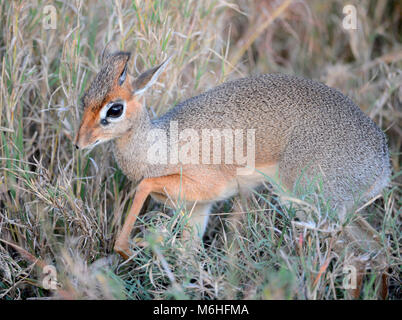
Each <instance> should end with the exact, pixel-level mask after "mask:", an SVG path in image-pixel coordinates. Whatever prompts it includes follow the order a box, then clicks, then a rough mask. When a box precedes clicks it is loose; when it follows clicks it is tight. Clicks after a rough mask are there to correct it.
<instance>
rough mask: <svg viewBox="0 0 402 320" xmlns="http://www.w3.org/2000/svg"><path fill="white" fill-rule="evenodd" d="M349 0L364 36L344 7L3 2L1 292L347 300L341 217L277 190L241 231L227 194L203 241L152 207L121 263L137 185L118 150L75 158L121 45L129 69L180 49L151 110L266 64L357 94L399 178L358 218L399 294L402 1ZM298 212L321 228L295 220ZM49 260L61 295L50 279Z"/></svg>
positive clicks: (208, 1) (260, 199)
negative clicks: (80, 131) (107, 65)
mask: <svg viewBox="0 0 402 320" xmlns="http://www.w3.org/2000/svg"><path fill="white" fill-rule="evenodd" d="M347 3H353V4H354V5H355V6H356V9H357V17H358V20H357V22H358V29H357V30H350V31H347V30H344V29H343V28H342V19H343V17H344V15H343V13H342V8H343V6H344V5H345V4H346V2H343V1H297V2H294V3H292V2H291V1H281V2H279V1H269V0H266V1H262V0H261V1H240V0H234V1H219V0H205V1H195V0H194V1H191V0H183V1H176V0H173V1H158V0H150V1H139V0H133V1H117V0H116V1H114V2H112V1H110V2H109V1H105V3H101V2H100V1H94V0H93V1H79V0H76V1H65V2H64V1H63V2H61V1H10V0H6V1H2V2H1V4H0V17H1V25H2V29H1V31H0V172H1V175H0V298H2V299H26V298H45V297H49V296H56V297H63V298H75V299H76V298H134V299H164V298H189V299H196V298H201V299H212V298H218V299H225V298H226V299H227V298H229V299H342V298H345V297H347V294H346V291H345V290H344V289H343V288H342V283H343V279H344V276H345V273H343V266H344V263H345V261H347V259H348V255H347V253H345V251H340V252H339V251H336V250H334V247H333V246H332V244H333V243H334V241H335V240H336V239H337V237H338V236H337V232H336V231H337V230H339V228H340V227H341V223H340V221H339V219H338V218H337V216H334V215H332V214H330V213H328V212H326V211H325V207H324V206H322V205H320V201H319V199H316V198H314V197H310V199H308V197H307V198H305V199H303V200H304V201H297V200H296V199H292V200H291V201H290V202H287V203H283V204H279V203H278V202H277V200H276V196H275V192H269V190H271V191H274V190H273V189H272V187H271V186H268V191H267V190H266V189H265V190H262V191H260V192H256V193H255V195H254V198H253V199H252V201H250V202H249V204H248V206H247V210H246V211H247V212H246V213H244V214H239V213H237V214H235V216H236V217H240V216H241V217H242V219H243V223H242V224H236V223H235V221H234V220H233V219H232V220H230V219H228V215H227V214H226V213H228V212H230V211H231V207H232V202H231V201H227V202H224V203H219V204H218V205H216V206H215V208H214V216H213V218H212V219H211V221H210V223H209V227H208V231H207V234H206V237H205V239H204V240H205V245H204V246H201V245H194V244H191V243H183V241H181V239H180V232H181V230H182V228H183V227H182V225H183V222H184V220H185V217H183V215H182V214H181V210H180V209H177V210H175V212H173V214H169V212H168V211H164V210H163V207H162V206H161V205H158V204H155V203H153V202H152V201H150V202H148V203H147V205H146V208H145V212H144V214H143V215H141V217H140V219H139V220H138V221H137V224H136V237H135V240H134V246H136V248H135V251H136V255H135V256H134V257H133V258H132V259H131V261H128V262H122V260H120V259H119V258H118V257H117V256H116V255H114V254H113V250H112V248H113V243H114V240H115V237H116V233H117V230H118V228H119V227H120V226H121V219H120V217H121V216H122V215H124V213H125V212H126V211H127V210H128V208H129V206H130V205H131V201H132V197H133V193H134V191H133V190H134V187H135V186H134V185H133V183H131V182H129V181H128V180H127V178H125V177H124V175H123V174H122V172H121V171H120V170H119V168H118V167H117V165H116V163H115V162H114V159H113V157H111V155H110V146H109V145H102V146H99V147H97V148H96V149H94V150H93V151H91V152H89V153H88V152H87V153H85V152H78V151H76V150H75V149H74V148H73V146H72V137H73V136H74V134H75V132H76V129H77V126H78V124H79V119H80V114H81V110H80V107H79V103H78V101H79V98H80V96H81V95H82V93H83V90H84V89H85V88H86V87H87V85H88V83H89V81H90V79H91V77H92V76H93V75H94V74H95V72H96V71H97V70H98V68H99V55H100V53H101V51H102V48H103V46H104V45H105V43H106V42H107V41H108V40H110V39H112V38H116V39H118V43H119V45H120V47H121V49H125V50H130V51H132V52H133V53H134V57H135V59H132V61H131V64H130V70H131V72H132V73H133V74H138V72H140V71H142V70H144V69H145V68H148V67H150V66H154V65H156V64H157V63H159V62H161V61H162V60H164V59H165V58H166V57H167V56H170V55H173V59H172V61H171V63H170V65H169V67H168V69H167V71H166V72H165V73H164V75H163V76H162V77H161V79H160V82H159V83H158V84H156V85H155V86H154V88H153V90H150V92H149V93H148V94H147V95H146V97H145V99H146V103H147V105H148V106H149V108H150V112H151V113H152V114H153V115H155V116H156V115H160V114H163V113H164V112H165V111H166V110H168V109H169V108H171V107H172V106H173V105H174V104H175V103H177V102H179V101H181V100H183V99H185V98H188V97H191V96H193V95H196V94H198V93H200V92H203V91H205V90H206V89H208V88H211V87H213V86H215V85H217V84H219V83H221V82H223V81H225V80H227V79H234V78H239V77H242V76H246V75H249V74H259V73H268V72H284V73H290V74H298V75H303V76H306V77H309V78H313V79H317V80H320V81H322V82H324V83H326V84H328V85H330V86H333V87H336V88H338V89H339V90H341V91H342V92H343V93H344V94H346V95H348V96H350V97H351V98H352V99H353V100H354V101H355V102H356V103H357V104H358V105H359V106H360V107H361V108H362V109H363V110H364V111H365V112H366V113H367V114H368V115H369V116H370V117H371V118H372V119H374V120H375V121H376V123H377V124H378V125H379V126H380V127H381V128H382V129H383V130H384V131H385V132H386V134H387V136H388V139H389V146H390V151H391V158H392V159H391V160H392V165H393V177H392V183H391V186H390V188H389V190H386V191H384V194H383V197H381V198H379V199H377V200H375V201H373V202H372V203H369V204H368V206H367V207H366V208H365V209H364V210H362V211H361V214H362V215H363V216H364V217H365V218H366V220H367V221H369V222H370V224H371V225H372V226H373V227H374V228H375V229H376V230H377V231H378V233H379V239H380V242H381V243H382V246H383V250H384V252H386V259H387V263H388V264H389V266H390V268H389V270H388V273H389V275H390V295H389V298H390V299H400V298H401V262H402V259H401V247H400V246H401V217H400V214H401V211H400V208H401V201H402V200H401V167H400V164H401V151H400V150H401V142H402V127H401V118H402V113H401V112H402V111H401V110H402V109H401V107H402V87H401V84H402V44H401V42H402V19H401V15H400V14H401V12H402V8H401V3H400V2H399V1H360V2H358V1H348V2H347ZM47 4H52V5H53V6H54V8H55V9H56V14H57V23H56V28H55V29H54V30H53V29H50V30H48V29H46V28H44V25H43V24H42V21H43V18H44V15H43V8H44V6H45V5H47ZM235 201H237V200H235ZM307 203H312V205H311V204H310V205H308V204H307ZM243 207H244V206H243ZM312 208H313V209H312ZM237 211H239V210H237ZM300 211H305V212H309V213H310V214H311V215H312V218H313V220H314V221H315V226H313V227H312V226H311V225H308V226H306V225H303V224H300V223H299V224H298V223H297V221H296V220H297V219H295V217H296V215H297V213H298V212H300ZM163 212H165V213H163ZM312 212H313V213H314V212H315V213H317V212H318V213H319V214H318V215H314V214H312ZM225 222H228V223H225ZM295 222H296V223H295ZM231 224H232V225H233V224H234V225H235V226H237V228H230V225H231ZM328 230H330V231H328ZM331 230H332V231H331ZM47 265H52V266H54V267H55V271H56V272H55V275H56V277H57V281H58V283H59V287H58V290H55V291H53V290H46V289H45V288H44V282H43V279H44V277H45V275H44V273H43V268H45V270H46V266H47ZM49 274H52V272H50V273H49ZM376 278H378V274H377V273H375V272H373V273H371V274H369V275H368V276H366V277H365V287H364V290H363V291H362V294H361V298H362V299H374V298H376V290H377V289H376V287H375V286H374V285H373V283H374V280H375V279H376Z"/></svg>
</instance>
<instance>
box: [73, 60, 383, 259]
mask: <svg viewBox="0 0 402 320" xmlns="http://www.w3.org/2000/svg"><path fill="white" fill-rule="evenodd" d="M129 59H130V53H128V52H114V53H111V54H107V55H106V57H105V58H104V59H103V60H104V61H103V66H102V68H101V70H100V71H99V73H98V74H97V75H96V77H95V79H94V80H93V82H92V83H91V85H90V87H89V88H88V89H87V91H86V92H85V94H84V96H83V98H82V102H83V105H84V114H83V118H82V122H81V125H80V127H79V131H78V134H77V136H76V139H75V145H76V147H77V148H80V149H83V148H88V147H93V146H95V145H98V144H100V143H103V142H106V141H113V146H114V156H115V159H116V160H117V163H118V165H119V166H120V168H121V169H122V171H123V172H124V174H125V175H126V176H127V177H129V178H130V179H131V180H132V181H134V182H136V183H138V186H137V190H136V194H135V198H134V202H133V204H132V207H131V210H130V212H129V213H128V215H127V217H126V220H125V223H124V226H123V228H122V230H121V232H120V234H119V236H118V238H117V240H116V243H115V247H114V248H115V251H116V252H118V253H119V254H120V255H121V256H123V257H124V258H127V257H129V256H130V249H129V238H130V232H131V230H132V229H133V226H134V223H135V221H136V218H137V216H138V214H139V212H140V210H141V207H142V206H143V204H144V201H145V200H146V199H147V197H148V196H149V195H151V196H152V197H153V198H154V199H156V200H157V201H161V202H165V201H167V200H168V199H169V201H178V199H181V200H183V199H184V200H185V202H186V207H187V208H188V210H191V216H190V218H189V225H190V227H193V228H194V229H193V230H196V231H197V232H198V235H199V236H202V234H203V233H204V230H205V228H206V224H207V220H208V213H209V212H210V210H211V206H212V205H213V204H214V203H215V202H216V201H220V200H225V199H228V198H229V197H232V196H234V195H236V194H238V193H239V192H240V191H241V190H242V189H244V190H249V189H254V188H256V187H258V186H260V185H261V184H262V183H263V182H264V181H265V180H266V179H267V178H270V179H272V180H273V181H276V182H278V183H279V184H280V185H281V186H282V188H283V189H284V190H288V191H289V192H292V191H293V190H294V189H295V186H296V184H297V185H298V186H300V185H303V183H304V184H307V183H309V181H314V179H315V178H316V177H320V181H321V182H320V186H321V192H322V193H323V195H324V196H325V197H326V199H328V201H329V202H330V203H331V206H332V207H333V208H334V210H337V211H339V212H341V211H342V210H343V211H344V210H345V209H350V208H351V207H352V206H353V204H355V203H356V201H364V200H367V199H370V198H372V197H373V196H375V195H377V194H379V193H380V192H381V190H382V189H383V188H384V187H385V186H386V185H387V183H388V181H389V177H390V171H391V170H390V163H389V154H388V148H387V143H386V138H385V135H384V134H383V132H382V131H381V130H380V129H379V128H378V127H377V126H376V124H375V123H374V122H373V121H372V120H371V119H370V118H369V117H368V116H366V115H365V114H364V113H363V112H362V111H361V110H360V109H359V107H358V106H356V105H355V104H354V103H353V102H352V101H351V100H350V99H349V98H348V97H346V96H344V95H343V94H342V93H340V92H339V91H337V90H335V89H333V88H329V87H327V86H326V85H324V84H322V83H319V82H316V81H312V80H308V79H303V78H300V77H295V76H290V75H283V74H265V75H261V76H255V77H248V78H243V79H238V80H234V81H230V82H226V83H223V84H221V85H219V86H217V87H215V88H213V89H211V90H209V91H207V92H205V93H203V94H201V95H198V96H195V97H193V98H190V99H188V100H186V101H184V102H182V103H180V104H178V105H176V106H175V107H174V108H172V109H171V110H170V111H169V112H167V113H166V114H164V115H163V116H161V117H159V118H155V119H151V117H150V116H149V114H148V112H147V110H146V108H145V106H144V105H143V104H142V103H141V101H142V99H140V98H139V97H140V96H141V94H142V93H143V92H144V91H145V90H147V89H150V87H151V86H152V84H153V83H155V81H156V80H157V78H158V76H159V75H160V74H161V72H162V71H163V69H164V68H165V66H166V63H162V64H161V65H160V66H157V67H155V68H152V69H150V70H148V71H146V72H144V73H143V74H141V75H139V76H138V77H137V78H133V77H131V76H130V75H129V74H128V67H127V64H128V61H129ZM172 123H173V124H175V125H176V126H177V129H178V130H179V131H181V130H185V129H192V130H193V132H195V133H197V134H198V137H202V131H203V130H205V129H211V130H212V129H220V130H232V131H233V132H235V131H236V130H237V131H239V130H240V131H241V132H243V133H246V132H252V133H254V137H253V139H251V141H253V143H254V144H253V146H254V149H253V152H254V154H253V155H252V156H253V157H252V158H253V166H254V167H253V168H251V169H252V170H248V171H247V170H246V171H245V172H242V173H241V174H239V170H238V169H239V168H241V167H246V166H247V164H246V165H245V164H238V163H236V161H232V163H227V161H226V162H225V159H223V160H222V161H221V162H219V163H217V162H214V161H212V159H213V157H214V155H213V154H212V153H213V151H214V148H211V150H210V152H211V157H210V161H209V163H202V161H201V160H202V157H200V161H199V163H193V162H191V161H190V163H188V162H186V163H184V161H181V160H180V158H179V159H177V157H176V158H175V157H171V156H168V157H167V161H160V162H159V163H155V162H154V161H151V160H152V159H151V160H150V159H149V150H150V149H151V148H152V146H153V144H154V143H155V139H156V138H155V137H158V135H153V134H151V133H152V132H154V133H155V132H157V133H158V134H161V137H163V136H164V137H165V138H166V139H164V141H165V140H166V142H167V152H168V153H169V154H173V151H172V150H173V149H175V151H177V150H176V149H178V152H179V154H180V148H181V147H183V146H184V144H185V143H186V141H181V140H179V141H178V143H177V144H176V145H173V144H172V143H171V140H172V139H171V137H170V136H169V135H170V134H171V125H172ZM163 133H164V134H165V135H163ZM150 136H153V138H150ZM245 141H246V139H244V145H243V146H244V147H246V146H245ZM199 145H200V146H201V145H202V143H200V144H199ZM223 146H224V143H223V142H222V147H223ZM187 147H188V145H187ZM215 151H216V150H215ZM221 151H222V152H221V156H222V157H224V156H225V150H223V149H222V150H221ZM201 152H202V151H201V150H200V154H201ZM172 158H174V159H173V161H172ZM248 169H250V168H248ZM300 177H302V178H300Z"/></svg>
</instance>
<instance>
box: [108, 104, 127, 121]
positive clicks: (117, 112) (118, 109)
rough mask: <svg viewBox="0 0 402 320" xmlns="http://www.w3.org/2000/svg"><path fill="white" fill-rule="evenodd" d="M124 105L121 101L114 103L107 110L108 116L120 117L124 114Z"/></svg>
mask: <svg viewBox="0 0 402 320" xmlns="http://www.w3.org/2000/svg"><path fill="white" fill-rule="evenodd" d="M123 109H124V107H123V105H122V104H121V103H115V104H113V105H112V106H111V107H110V108H109V110H108V111H107V112H106V117H107V118H118V117H120V116H121V115H122V114H123Z"/></svg>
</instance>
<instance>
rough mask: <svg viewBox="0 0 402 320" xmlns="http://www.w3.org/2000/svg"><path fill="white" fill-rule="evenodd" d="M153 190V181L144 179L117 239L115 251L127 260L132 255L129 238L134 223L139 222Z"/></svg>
mask: <svg viewBox="0 0 402 320" xmlns="http://www.w3.org/2000/svg"><path fill="white" fill-rule="evenodd" d="M151 190H152V184H151V181H149V180H148V179H144V180H142V181H141V182H140V184H139V185H138V187H137V191H136V193H135V197H134V201H133V205H132V206H131V209H130V212H129V213H128V215H127V218H126V220H125V222H124V225H123V228H122V230H121V231H120V234H119V235H118V237H117V240H116V243H115V245H114V251H115V252H117V253H118V254H120V256H122V257H123V259H125V260H127V259H128V258H129V257H130V255H132V253H131V251H130V249H129V238H130V233H131V230H133V227H134V223H135V221H136V220H137V216H138V214H139V213H140V211H141V208H142V206H143V205H144V202H145V200H146V199H147V197H148V195H149V194H150V192H151Z"/></svg>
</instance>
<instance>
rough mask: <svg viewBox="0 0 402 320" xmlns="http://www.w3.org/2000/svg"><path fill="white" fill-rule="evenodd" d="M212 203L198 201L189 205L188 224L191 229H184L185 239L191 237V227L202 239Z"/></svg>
mask: <svg viewBox="0 0 402 320" xmlns="http://www.w3.org/2000/svg"><path fill="white" fill-rule="evenodd" d="M211 207H212V203H197V204H195V205H188V206H187V211H188V212H189V215H190V217H189V220H188V226H189V227H190V230H184V231H183V239H185V240H189V239H191V229H192V230H193V232H194V234H195V235H196V237H197V238H199V239H200V240H202V237H203V235H204V233H205V229H206V228H207V224H208V218H209V212H210V211H211Z"/></svg>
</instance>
